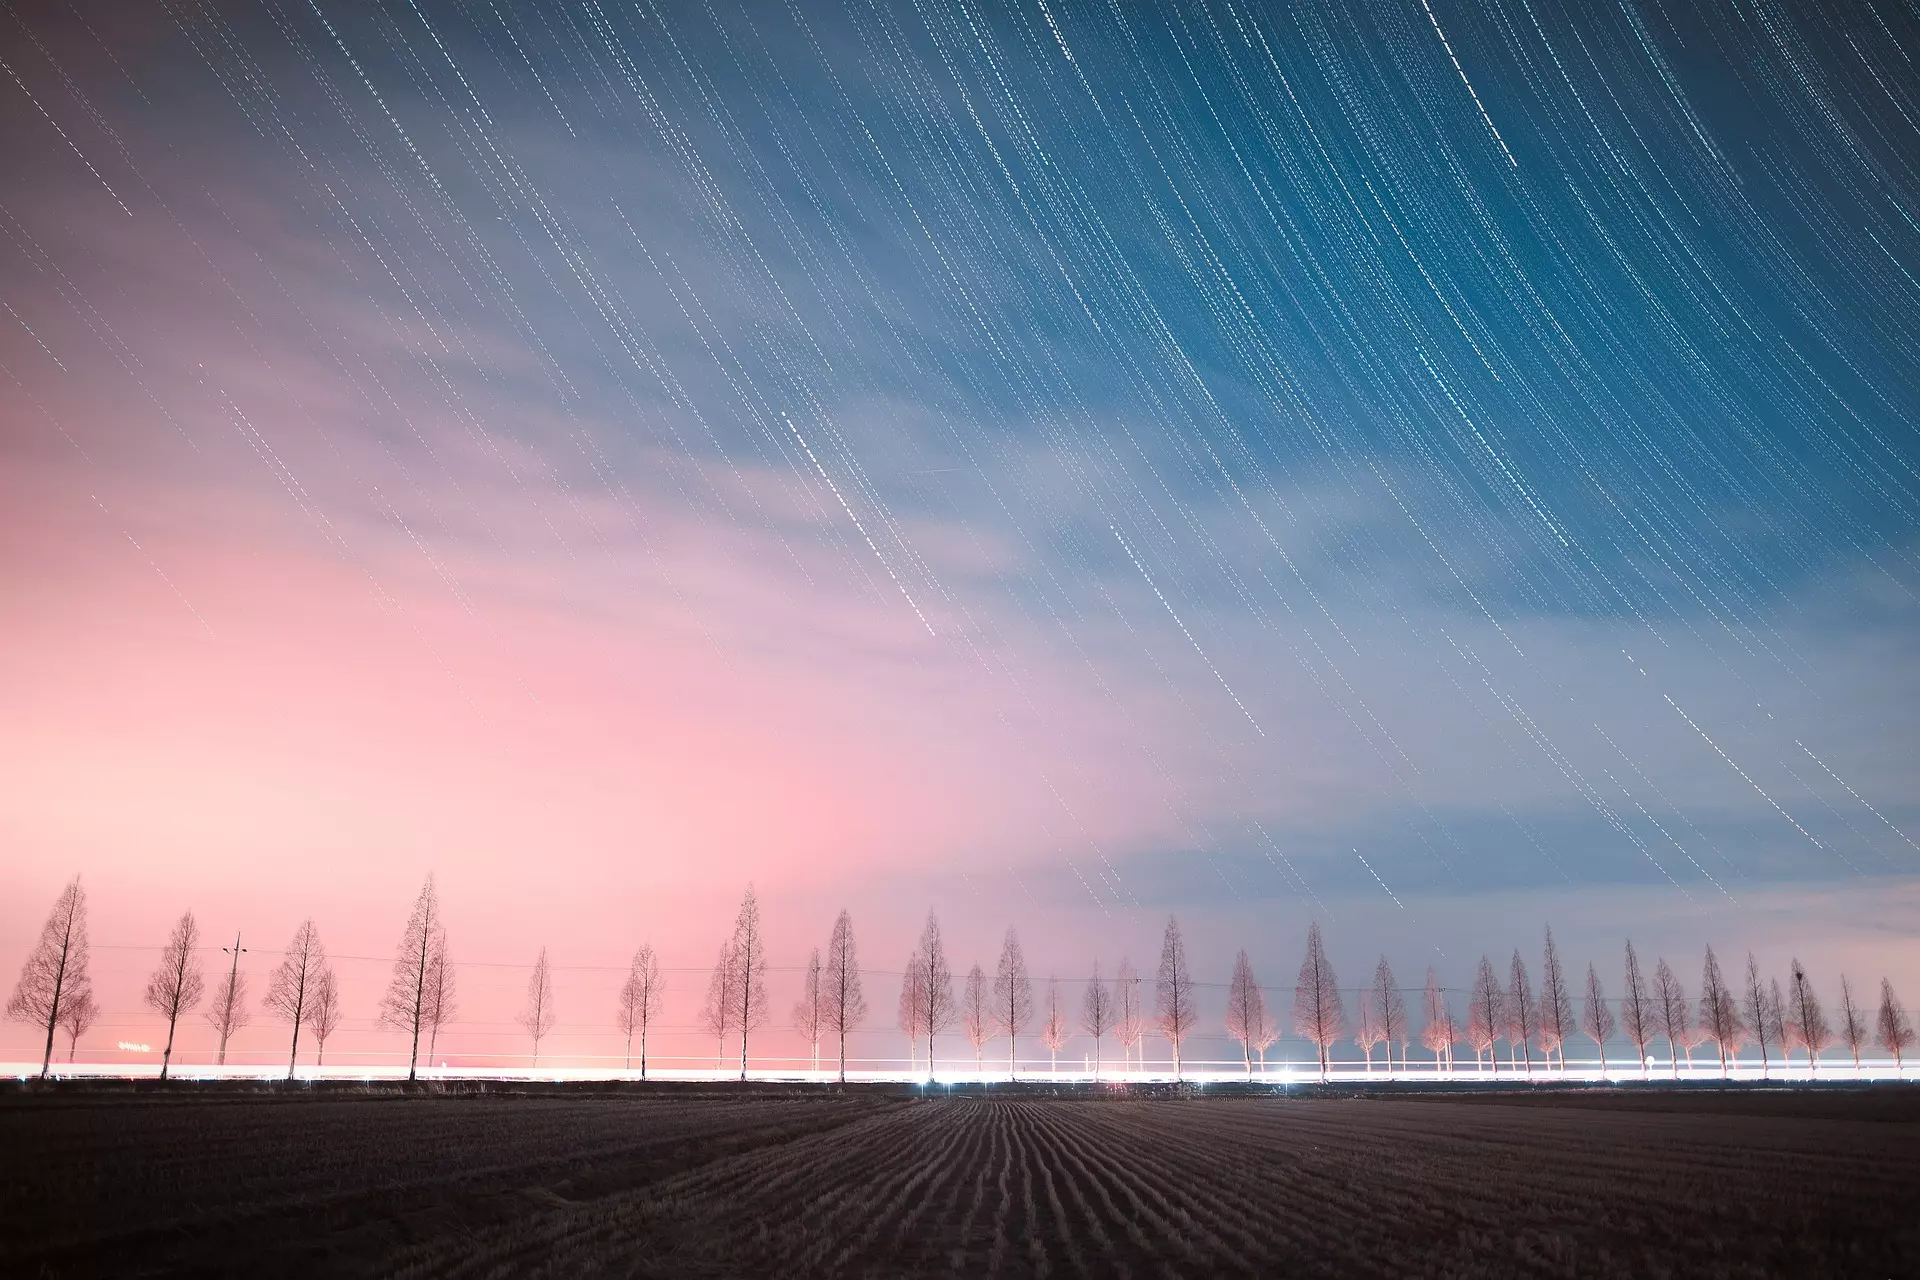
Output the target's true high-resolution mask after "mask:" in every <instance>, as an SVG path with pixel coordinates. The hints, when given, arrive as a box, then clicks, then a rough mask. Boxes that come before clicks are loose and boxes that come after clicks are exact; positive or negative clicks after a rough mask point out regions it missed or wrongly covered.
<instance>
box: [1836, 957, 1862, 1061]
mask: <svg viewBox="0 0 1920 1280" xmlns="http://www.w3.org/2000/svg"><path fill="white" fill-rule="evenodd" d="M1840 1039H1841V1041H1842V1042H1843V1043H1845V1045H1846V1046H1847V1052H1849V1053H1851V1054H1852V1055H1853V1070H1854V1073H1855V1074H1856V1075H1857V1074H1858V1073H1859V1071H1860V1046H1861V1045H1863V1044H1865V1043H1866V1042H1867V1015H1866V1013H1865V1011H1863V1010H1862V1009H1861V1008H1860V1006H1859V1005H1857V1004H1855V1003H1854V1000H1853V986H1852V984H1851V983H1849V982H1848V981H1847V975H1846V974H1844V973H1843V974H1841V975H1840Z"/></svg>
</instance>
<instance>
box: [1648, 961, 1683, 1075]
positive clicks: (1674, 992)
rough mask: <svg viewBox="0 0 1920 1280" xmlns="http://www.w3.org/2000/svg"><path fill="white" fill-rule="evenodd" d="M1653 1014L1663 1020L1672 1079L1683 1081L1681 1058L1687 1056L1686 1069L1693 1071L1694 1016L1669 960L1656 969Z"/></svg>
mask: <svg viewBox="0 0 1920 1280" xmlns="http://www.w3.org/2000/svg"><path fill="white" fill-rule="evenodd" d="M1653 1012H1654V1016H1655V1017H1656V1018H1658V1019H1659V1020H1660V1034H1661V1035H1663V1036H1665V1037H1666V1038H1667V1057H1668V1059H1669V1061H1670V1064H1671V1066H1672V1068H1673V1078H1674V1079H1675V1080H1678V1079H1679V1078H1680V1054H1681V1052H1682V1051H1683V1050H1684V1051H1685V1053H1686V1055H1687V1067H1688V1068H1689V1069H1691V1068H1692V1067H1693V1015H1692V1011H1691V1010H1689V1009H1688V1007H1687V991H1686V988H1685V987H1682V986H1681V985H1680V979H1678V978H1676V977H1674V975H1673V970H1672V969H1670V968H1668V967H1667V958H1666V957H1665V956H1662V957H1660V962H1659V963H1658V964H1656V965H1655V966H1654V969H1653Z"/></svg>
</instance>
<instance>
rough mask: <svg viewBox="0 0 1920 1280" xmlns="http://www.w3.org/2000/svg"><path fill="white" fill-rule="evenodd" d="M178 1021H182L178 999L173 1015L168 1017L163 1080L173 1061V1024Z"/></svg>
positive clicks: (162, 1070) (162, 1060) (161, 1058)
mask: <svg viewBox="0 0 1920 1280" xmlns="http://www.w3.org/2000/svg"><path fill="white" fill-rule="evenodd" d="M178 1021H180V1006H179V1003H178V1002H177V1001H176V1002H175V1004H174V1009H173V1016H172V1017H170V1018H168V1019H167V1047H166V1051H165V1052H163V1053H162V1054H161V1055H160V1078H161V1079H162V1080H165V1079H166V1078H167V1068H168V1067H169V1066H170V1065H172V1063H173V1026H174V1024H175V1023H176V1022H178Z"/></svg>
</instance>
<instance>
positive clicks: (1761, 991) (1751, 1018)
mask: <svg viewBox="0 0 1920 1280" xmlns="http://www.w3.org/2000/svg"><path fill="white" fill-rule="evenodd" d="M1767 1006H1768V997H1767V988H1766V984H1765V983H1763V982H1761V981H1760V963H1759V961H1757V960H1755V959H1754V958H1753V952H1751V951H1749V952H1747V983H1746V988H1745V991H1744V992H1743V994H1742V995H1741V998H1740V1013H1741V1016H1742V1020H1743V1021H1744V1022H1745V1023H1746V1028H1747V1030H1748V1031H1749V1032H1751V1033H1752V1035H1753V1040H1754V1044H1755V1045H1756V1046H1757V1047H1758V1048H1759V1050H1760V1077H1761V1079H1765V1078H1766V1075H1767V1065H1768V1054H1767V1046H1768V1045H1769V1044H1775V1045H1777V1044H1778V1043H1779V1042H1778V1041H1777V1040H1775V1039H1774V1036H1773V1011H1772V1010H1771V1009H1769V1008H1768V1007H1767Z"/></svg>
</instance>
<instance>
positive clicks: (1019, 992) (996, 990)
mask: <svg viewBox="0 0 1920 1280" xmlns="http://www.w3.org/2000/svg"><path fill="white" fill-rule="evenodd" d="M1031 1017H1033V981H1032V979H1030V978H1028V977H1027V957H1026V953H1025V952H1023V951H1021V950H1020V935H1019V934H1017V933H1015V932H1014V931H1013V930H1012V929H1011V928H1009V929H1008V930H1007V938H1006V941H1005V942H1003V943H1001V944H1000V967H999V969H998V971H997V972H995V974H994V975H993V1025H994V1026H995V1027H997V1028H998V1029H999V1031H1000V1034H1001V1035H1004V1036H1005V1037H1006V1038H1007V1078H1008V1079H1009V1080H1011V1079H1013V1078H1015V1077H1016V1076H1017V1075H1018V1074H1019V1070H1020V1057H1019V1049H1018V1042H1019V1038H1020V1033H1021V1032H1022V1031H1024V1030H1026V1028H1027V1020H1028V1019H1029V1018H1031Z"/></svg>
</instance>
